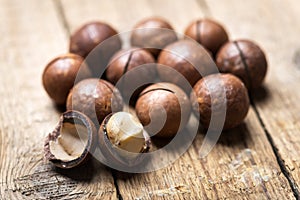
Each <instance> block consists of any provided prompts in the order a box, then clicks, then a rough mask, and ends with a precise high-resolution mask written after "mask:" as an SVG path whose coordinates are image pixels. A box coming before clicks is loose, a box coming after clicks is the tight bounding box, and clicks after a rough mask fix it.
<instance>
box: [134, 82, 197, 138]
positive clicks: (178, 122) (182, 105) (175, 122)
mask: <svg viewBox="0 0 300 200" xmlns="http://www.w3.org/2000/svg"><path fill="white" fill-rule="evenodd" d="M135 110H136V114H137V116H138V118H139V120H140V121H141V123H142V124H143V125H144V126H147V125H149V124H150V127H149V128H148V130H147V128H146V130H147V131H148V133H149V134H150V135H152V134H155V132H154V133H153V130H154V129H156V128H157V124H160V123H161V121H163V119H162V118H163V115H164V114H166V119H165V120H166V121H165V123H164V124H163V127H162V129H161V130H157V131H159V132H157V134H156V135H155V136H157V137H173V136H175V135H176V133H177V132H178V131H180V130H182V129H183V128H184V127H185V125H186V124H187V122H188V120H189V116H190V111H191V104H190V101H189V99H188V97H187V96H186V94H185V92H184V91H182V89H180V88H179V87H178V86H176V85H174V84H172V83H156V84H153V85H150V86H148V87H147V88H146V89H144V90H143V91H142V93H141V94H140V97H139V99H138V100H137V103H136V106H135ZM164 112H165V113H164ZM151 120H152V121H151Z"/></svg>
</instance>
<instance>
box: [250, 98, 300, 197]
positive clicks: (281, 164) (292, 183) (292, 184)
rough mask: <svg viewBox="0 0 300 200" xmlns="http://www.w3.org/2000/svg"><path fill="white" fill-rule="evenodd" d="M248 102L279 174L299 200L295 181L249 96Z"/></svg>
mask: <svg viewBox="0 0 300 200" xmlns="http://www.w3.org/2000/svg"><path fill="white" fill-rule="evenodd" d="M250 101H251V104H252V107H253V109H254V112H255V114H256V116H257V118H258V121H259V123H260V125H261V126H262V128H263V130H264V132H265V134H266V136H267V139H268V141H269V143H270V145H271V147H272V150H273V153H274V154H275V157H276V160H277V163H278V165H279V167H280V170H281V172H282V173H283V175H284V176H285V178H286V179H287V180H288V183H289V185H290V187H291V189H292V191H293V194H294V196H295V198H296V199H300V193H299V190H298V187H297V185H296V183H295V180H294V179H293V178H292V177H291V176H290V173H289V171H288V170H287V167H286V166H285V164H284V160H283V159H282V158H281V156H280V154H279V151H278V148H277V147H276V145H275V143H274V140H273V138H272V136H271V134H270V132H269V131H268V130H267V128H266V126H265V123H264V122H263V119H262V117H261V116H260V114H259V111H258V109H257V107H256V105H255V103H254V101H253V98H252V97H251V96H250Z"/></svg>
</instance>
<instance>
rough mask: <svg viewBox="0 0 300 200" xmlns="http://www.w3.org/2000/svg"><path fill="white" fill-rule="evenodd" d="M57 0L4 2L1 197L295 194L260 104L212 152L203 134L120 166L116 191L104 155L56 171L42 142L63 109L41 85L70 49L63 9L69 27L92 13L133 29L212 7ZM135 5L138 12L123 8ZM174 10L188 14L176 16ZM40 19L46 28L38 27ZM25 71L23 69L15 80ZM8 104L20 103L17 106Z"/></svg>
mask: <svg viewBox="0 0 300 200" xmlns="http://www.w3.org/2000/svg"><path fill="white" fill-rule="evenodd" d="M52 3H53V2H50V1H37V0H36V1H34V0H30V1H27V2H26V3H25V2H24V3H20V2H17V1H3V6H1V9H2V10H3V12H2V10H1V12H0V13H5V14H6V15H5V16H11V17H10V18H8V19H7V18H4V17H2V18H1V19H5V20H8V22H7V21H5V23H8V24H12V25H11V26H10V27H11V28H10V29H8V30H7V32H5V33H6V34H7V36H8V37H7V39H6V40H5V42H4V44H6V45H7V47H9V50H7V51H5V53H6V54H5V55H8V57H9V58H10V59H9V58H7V57H6V58H4V59H1V61H0V62H1V65H2V66H6V65H7V66H9V68H8V67H6V68H5V67H1V74H2V76H1V80H2V81H3V83H4V84H2V87H1V88H0V91H1V95H3V96H7V99H6V100H4V101H3V103H2V105H3V107H1V116H0V117H1V123H0V124H1V129H0V130H1V131H0V134H1V162H0V166H1V172H0V173H1V183H0V184H1V190H0V191H1V196H0V197H1V198H3V199H12V198H18V199H23V198H26V195H28V199H32V198H34V197H48V198H49V197H53V198H54V197H56V198H70V199H71V198H78V197H82V198H97V199H99V198H101V199H110V198H111V199H115V198H116V197H117V192H119V193H120V196H121V197H122V198H123V199H133V198H141V199H153V198H164V199H174V198H175V199H184V198H194V199H199V198H209V199H211V198H247V197H248V198H274V199H275V198H281V199H282V198H293V195H292V192H291V190H290V188H289V185H288V182H287V180H286V179H285V177H284V176H283V175H282V174H281V172H280V169H279V166H278V165H277V162H276V159H275V156H274V155H273V153H272V149H271V146H270V145H269V143H268V140H267V138H266V136H265V135H264V131H263V129H262V128H261V126H260V124H259V122H258V120H257V118H256V116H255V114H254V112H253V110H251V111H250V113H249V115H248V118H247V120H246V123H245V125H243V126H241V127H239V128H237V129H235V130H233V131H231V132H229V133H226V134H224V135H223V136H222V138H221V139H220V142H219V143H218V145H217V146H216V147H215V148H214V150H213V151H212V153H211V154H210V155H209V156H208V157H207V159H204V160H200V159H199V158H198V152H197V151H198V150H197V148H199V146H200V144H201V143H202V139H203V135H201V134H199V135H198V136H197V139H196V141H195V142H194V145H193V146H192V147H191V148H190V150H189V151H188V152H187V153H186V154H185V155H184V156H183V157H182V158H181V159H180V160H177V161H176V162H175V163H174V164H173V165H172V166H169V167H167V168H165V169H162V170H159V171H157V172H152V173H147V174H139V175H135V176H133V177H130V178H127V179H119V178H118V176H117V174H115V177H116V183H117V185H118V190H119V191H116V188H115V187H114V184H113V178H112V177H111V175H110V173H109V172H108V171H106V169H105V168H103V166H101V165H99V164H98V163H94V164H93V165H92V169H94V170H91V171H92V172H93V174H90V173H87V172H86V170H84V169H82V170H83V172H84V171H85V173H83V172H82V171H80V175H82V176H83V178H82V177H80V176H78V175H77V176H75V175H76V172H75V173H69V172H63V171H58V172H57V171H55V170H54V169H53V168H52V167H51V165H49V164H48V163H47V162H44V161H43V160H42V159H43V158H42V157H43V154H42V145H41V144H40V143H41V141H42V140H43V138H44V136H45V135H46V134H47V132H48V131H50V130H51V129H52V128H53V127H54V125H55V123H56V121H57V119H58V114H57V113H56V112H55V110H54V109H53V106H52V104H51V102H50V101H49V99H48V97H47V96H46V94H45V93H43V92H42V91H43V89H42V87H41V85H40V75H41V73H42V70H43V67H44V65H45V64H46V62H47V61H48V60H49V59H51V58H52V57H53V56H55V55H56V54H58V53H62V52H65V51H66V50H67V43H68V39H67V38H68V37H67V36H66V35H65V34H66V32H65V31H64V30H63V29H64V28H63V25H62V23H63V21H62V20H63V19H62V18H61V16H63V15H62V14H64V15H65V16H66V21H65V27H67V26H69V27H70V29H71V30H74V29H75V28H76V27H78V26H80V25H81V24H82V23H84V22H86V21H87V20H89V19H100V20H104V21H107V22H110V23H111V24H113V25H114V26H115V27H116V28H118V29H119V30H129V29H130V28H131V27H132V25H133V24H134V23H135V22H136V21H137V20H138V19H141V18H143V17H146V16H150V15H153V14H156V15H160V16H164V17H165V18H167V19H168V20H169V21H170V22H171V23H172V24H173V25H174V27H175V28H176V30H180V31H182V30H183V28H184V27H185V26H186V25H187V23H188V22H189V21H190V20H192V19H195V18H196V17H200V16H202V15H203V13H204V12H205V11H203V10H200V9H199V8H198V7H197V4H196V2H194V1H189V2H186V1H185V2H184V3H174V2H173V1H163V2H161V1H127V2H124V1H113V2H112V1H102V2H99V1H88V3H86V4H83V3H82V1H63V2H62V3H63V4H62V5H63V6H62V7H61V8H62V9H61V11H64V13H61V12H59V9H58V8H59V7H58V6H59V4H57V3H59V2H58V1H54V3H55V5H56V7H55V8H56V11H55V10H54V6H53V4H52ZM33 5H35V6H33ZM129 9H130V10H132V12H124V10H129ZM186 10H188V12H186ZM183 11H185V12H183ZM55 12H57V13H60V14H59V15H56V14H57V13H55ZM15 13H18V15H16V14H15ZM174 13H182V14H181V15H179V16H178V15H176V16H174ZM3 15H4V14H3ZM41 16H43V17H41ZM57 16H60V18H57ZM26 22H27V23H26ZM28 22H30V24H28ZM45 25H47V27H48V28H45ZM37 27H43V28H39V29H38V30H37ZM119 27H120V28H119ZM49 30H51V31H49ZM67 30H68V29H67ZM21 33H22V34H21ZM33 33H34V34H33ZM28 38H35V39H32V40H31V39H28ZM36 38H38V41H39V42H37V41H36ZM58 38H60V39H58ZM12 41H14V42H12ZM12 44H13V45H12ZM28 49H30V53H29V56H30V57H31V59H28V54H26V53H24V54H22V53H23V52H27V50H28ZM41 49H42V50H41ZM41 54H42V56H41ZM51 56H52V57H51ZM12 58H13V59H12ZM32 66H34V67H32ZM14 68H15V69H14ZM11 69H14V70H11ZM3 74H5V75H6V76H3ZM19 74H22V75H23V76H22V77H21V78H20V79H19V80H16V81H15V82H11V80H14V79H15V77H16V76H17V75H19ZM32 74H34V76H33V78H32ZM24 83H25V86H24ZM26 84H28V85H29V86H27V85H26ZM3 85H9V87H3ZM29 93H30V94H32V95H33V97H32V98H30V99H29V98H27V97H28V94H29ZM16 94H18V95H20V96H17V95H16ZM8 97H10V98H8ZM19 97H21V98H19ZM9 106H10V107H15V108H14V109H15V110H12V111H10V110H9V108H10V107H9ZM17 111H18V115H17V116H15V115H14V114H15V113H16V112H17ZM24 116H26V120H24ZM16 124H17V126H16ZM20 133H21V134H20ZM4 136H5V137H4ZM32 138H34V139H32ZM241 141H242V142H241ZM24 143H25V144H26V147H24V146H25V145H24ZM88 170H90V168H89V169H88ZM77 174H78V173H77ZM2 186H3V187H2ZM70 189H71V190H70Z"/></svg>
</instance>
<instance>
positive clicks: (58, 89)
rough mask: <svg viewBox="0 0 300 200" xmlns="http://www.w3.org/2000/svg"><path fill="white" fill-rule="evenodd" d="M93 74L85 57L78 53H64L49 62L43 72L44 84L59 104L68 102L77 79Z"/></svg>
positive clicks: (51, 96)
mask: <svg viewBox="0 0 300 200" xmlns="http://www.w3.org/2000/svg"><path fill="white" fill-rule="evenodd" d="M91 76H92V74H91V72H90V70H89V69H88V66H87V65H86V64H85V62H84V60H83V58H82V57H81V56H79V55H76V54H71V53H67V54H63V55H60V56H58V57H56V58H54V59H53V60H52V61H51V62H49V63H48V64H47V66H46V68H45V70H44V72H43V77H42V78H43V86H44V88H45V90H46V92H47V93H48V95H49V96H50V98H51V99H52V100H53V101H54V102H55V103H56V104H58V105H64V104H65V103H66V100H67V97H68V94H69V92H70V90H71V88H72V87H73V86H74V84H75V81H76V82H78V81H81V80H83V79H86V78H90V77H91Z"/></svg>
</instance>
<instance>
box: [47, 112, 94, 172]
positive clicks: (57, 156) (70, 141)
mask: <svg viewBox="0 0 300 200" xmlns="http://www.w3.org/2000/svg"><path fill="white" fill-rule="evenodd" d="M96 137H97V131H96V128H95V126H94V124H93V122H92V121H91V120H90V119H89V118H88V117H87V116H86V115H84V114H83V113H80V112H77V111H67V112H65V113H63V114H62V116H61V118H60V121H59V123H58V125H57V127H56V128H55V129H54V131H53V132H52V133H50V134H49V135H48V136H47V138H46V141H45V146H44V151H45V157H46V158H47V159H48V160H49V161H51V162H52V163H53V164H54V165H55V166H57V167H60V168H73V167H76V166H79V165H81V164H83V163H85V162H86V161H87V160H88V159H89V158H90V153H91V152H92V151H93V150H94V148H95V145H96V142H97V141H96Z"/></svg>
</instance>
